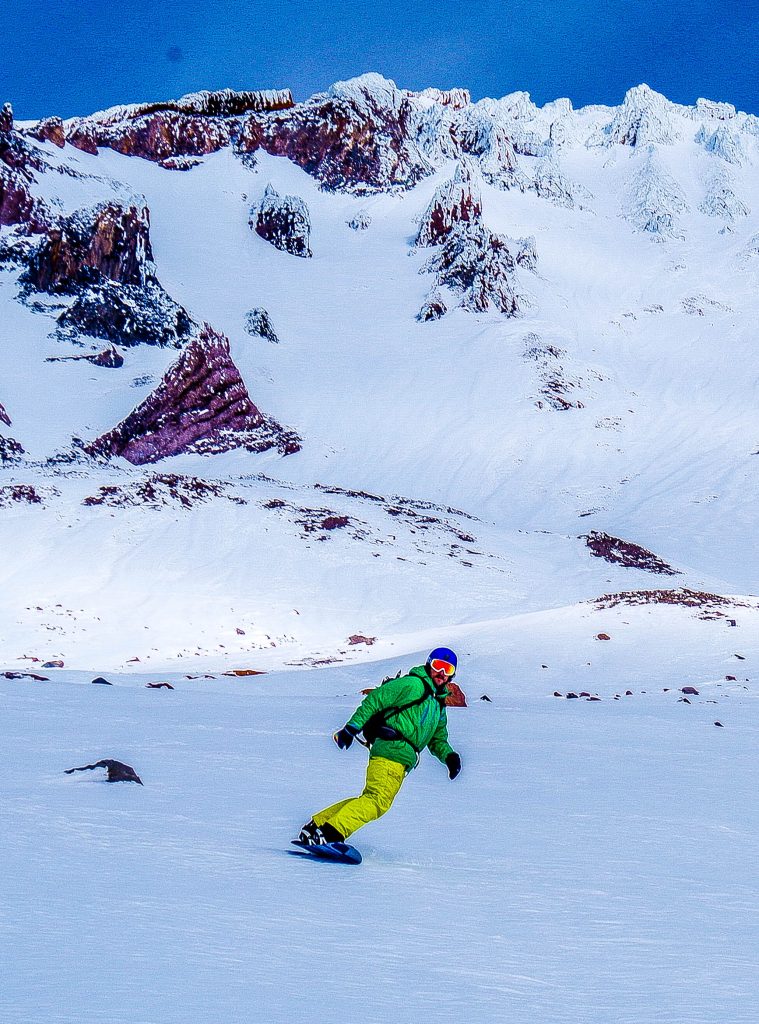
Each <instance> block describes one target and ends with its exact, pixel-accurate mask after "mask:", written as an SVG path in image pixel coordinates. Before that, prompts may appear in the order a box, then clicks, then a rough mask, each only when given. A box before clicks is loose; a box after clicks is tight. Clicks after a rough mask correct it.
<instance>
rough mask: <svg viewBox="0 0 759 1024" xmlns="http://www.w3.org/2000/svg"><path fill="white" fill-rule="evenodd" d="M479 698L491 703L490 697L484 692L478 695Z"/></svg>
mask: <svg viewBox="0 0 759 1024" xmlns="http://www.w3.org/2000/svg"><path fill="white" fill-rule="evenodd" d="M480 700H484V701H487V702H488V704H492V703H493V701H492V699H491V698H490V697H488V695H487V694H486V693H483V695H482V696H481V697H480Z"/></svg>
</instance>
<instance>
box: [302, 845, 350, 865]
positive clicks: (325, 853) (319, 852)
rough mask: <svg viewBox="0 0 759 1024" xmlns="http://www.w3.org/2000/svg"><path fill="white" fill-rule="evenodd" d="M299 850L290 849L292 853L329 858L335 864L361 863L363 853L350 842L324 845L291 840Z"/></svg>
mask: <svg viewBox="0 0 759 1024" xmlns="http://www.w3.org/2000/svg"><path fill="white" fill-rule="evenodd" d="M291 842H292V845H293V846H297V847H298V849H297V850H290V853H297V854H302V855H303V856H305V857H313V858H314V859H316V860H329V861H332V862H333V863H335V864H360V863H361V854H360V853H359V852H358V850H357V849H356V847H355V846H349V844H348V843H325V844H324V845H323V846H309V844H308V843H302V842H301V841H300V839H293V840H291Z"/></svg>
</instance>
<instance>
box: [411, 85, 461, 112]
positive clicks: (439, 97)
mask: <svg viewBox="0 0 759 1024" xmlns="http://www.w3.org/2000/svg"><path fill="white" fill-rule="evenodd" d="M406 95H407V96H414V97H416V98H418V99H420V100H433V102H435V103H439V104H440V105H441V106H443V107H450V108H451V109H452V110H463V109H464V107H468V106H469V104H470V103H471V102H472V97H471V95H470V93H469V90H468V89H435V88H434V87H432V86H431V87H429V88H427V89H422V91H421V92H408V91H407V92H406Z"/></svg>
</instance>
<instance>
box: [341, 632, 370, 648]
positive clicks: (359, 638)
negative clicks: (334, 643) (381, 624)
mask: <svg viewBox="0 0 759 1024" xmlns="http://www.w3.org/2000/svg"><path fill="white" fill-rule="evenodd" d="M376 642H377V637H376V636H364V635H363V633H354V634H353V635H352V636H349V637H348V643H349V644H350V645H351V646H354V645H355V644H367V646H369V647H371V645H372V644H375V643H376Z"/></svg>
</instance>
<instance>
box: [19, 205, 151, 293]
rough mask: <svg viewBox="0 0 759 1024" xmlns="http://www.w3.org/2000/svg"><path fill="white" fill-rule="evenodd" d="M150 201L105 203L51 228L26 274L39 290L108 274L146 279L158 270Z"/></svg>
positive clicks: (70, 286)
mask: <svg viewBox="0 0 759 1024" xmlns="http://www.w3.org/2000/svg"><path fill="white" fill-rule="evenodd" d="M149 232H150V212H149V210H148V208H147V206H138V205H136V204H132V205H130V206H127V207H124V206H121V205H119V204H118V203H115V202H107V203H100V204H98V205H97V206H95V207H94V208H92V209H88V210H79V211H77V213H75V214H73V215H72V216H71V217H66V218H64V219H63V220H62V221H61V222H60V223H59V224H57V225H56V226H55V227H52V228H50V230H49V231H48V236H47V239H45V241H44V242H42V244H41V245H40V246H39V248H38V249H37V251H36V252H35V254H34V256H33V257H32V260H31V263H30V266H29V269H28V270H27V272H26V274H25V275H24V278H25V280H26V281H27V282H28V283H29V284H31V285H33V286H34V287H35V288H37V289H39V290H40V291H46V292H67V291H72V290H74V289H75V287H76V286H77V285H87V284H91V283H94V282H98V281H100V280H101V279H103V278H105V279H106V280H109V281H115V282H118V283H119V284H128V285H139V286H142V285H144V284H145V283H146V282H147V281H148V280H149V279H150V278H152V277H153V276H154V267H153V262H152V261H153V252H152V248H151V245H150V234H149Z"/></svg>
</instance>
